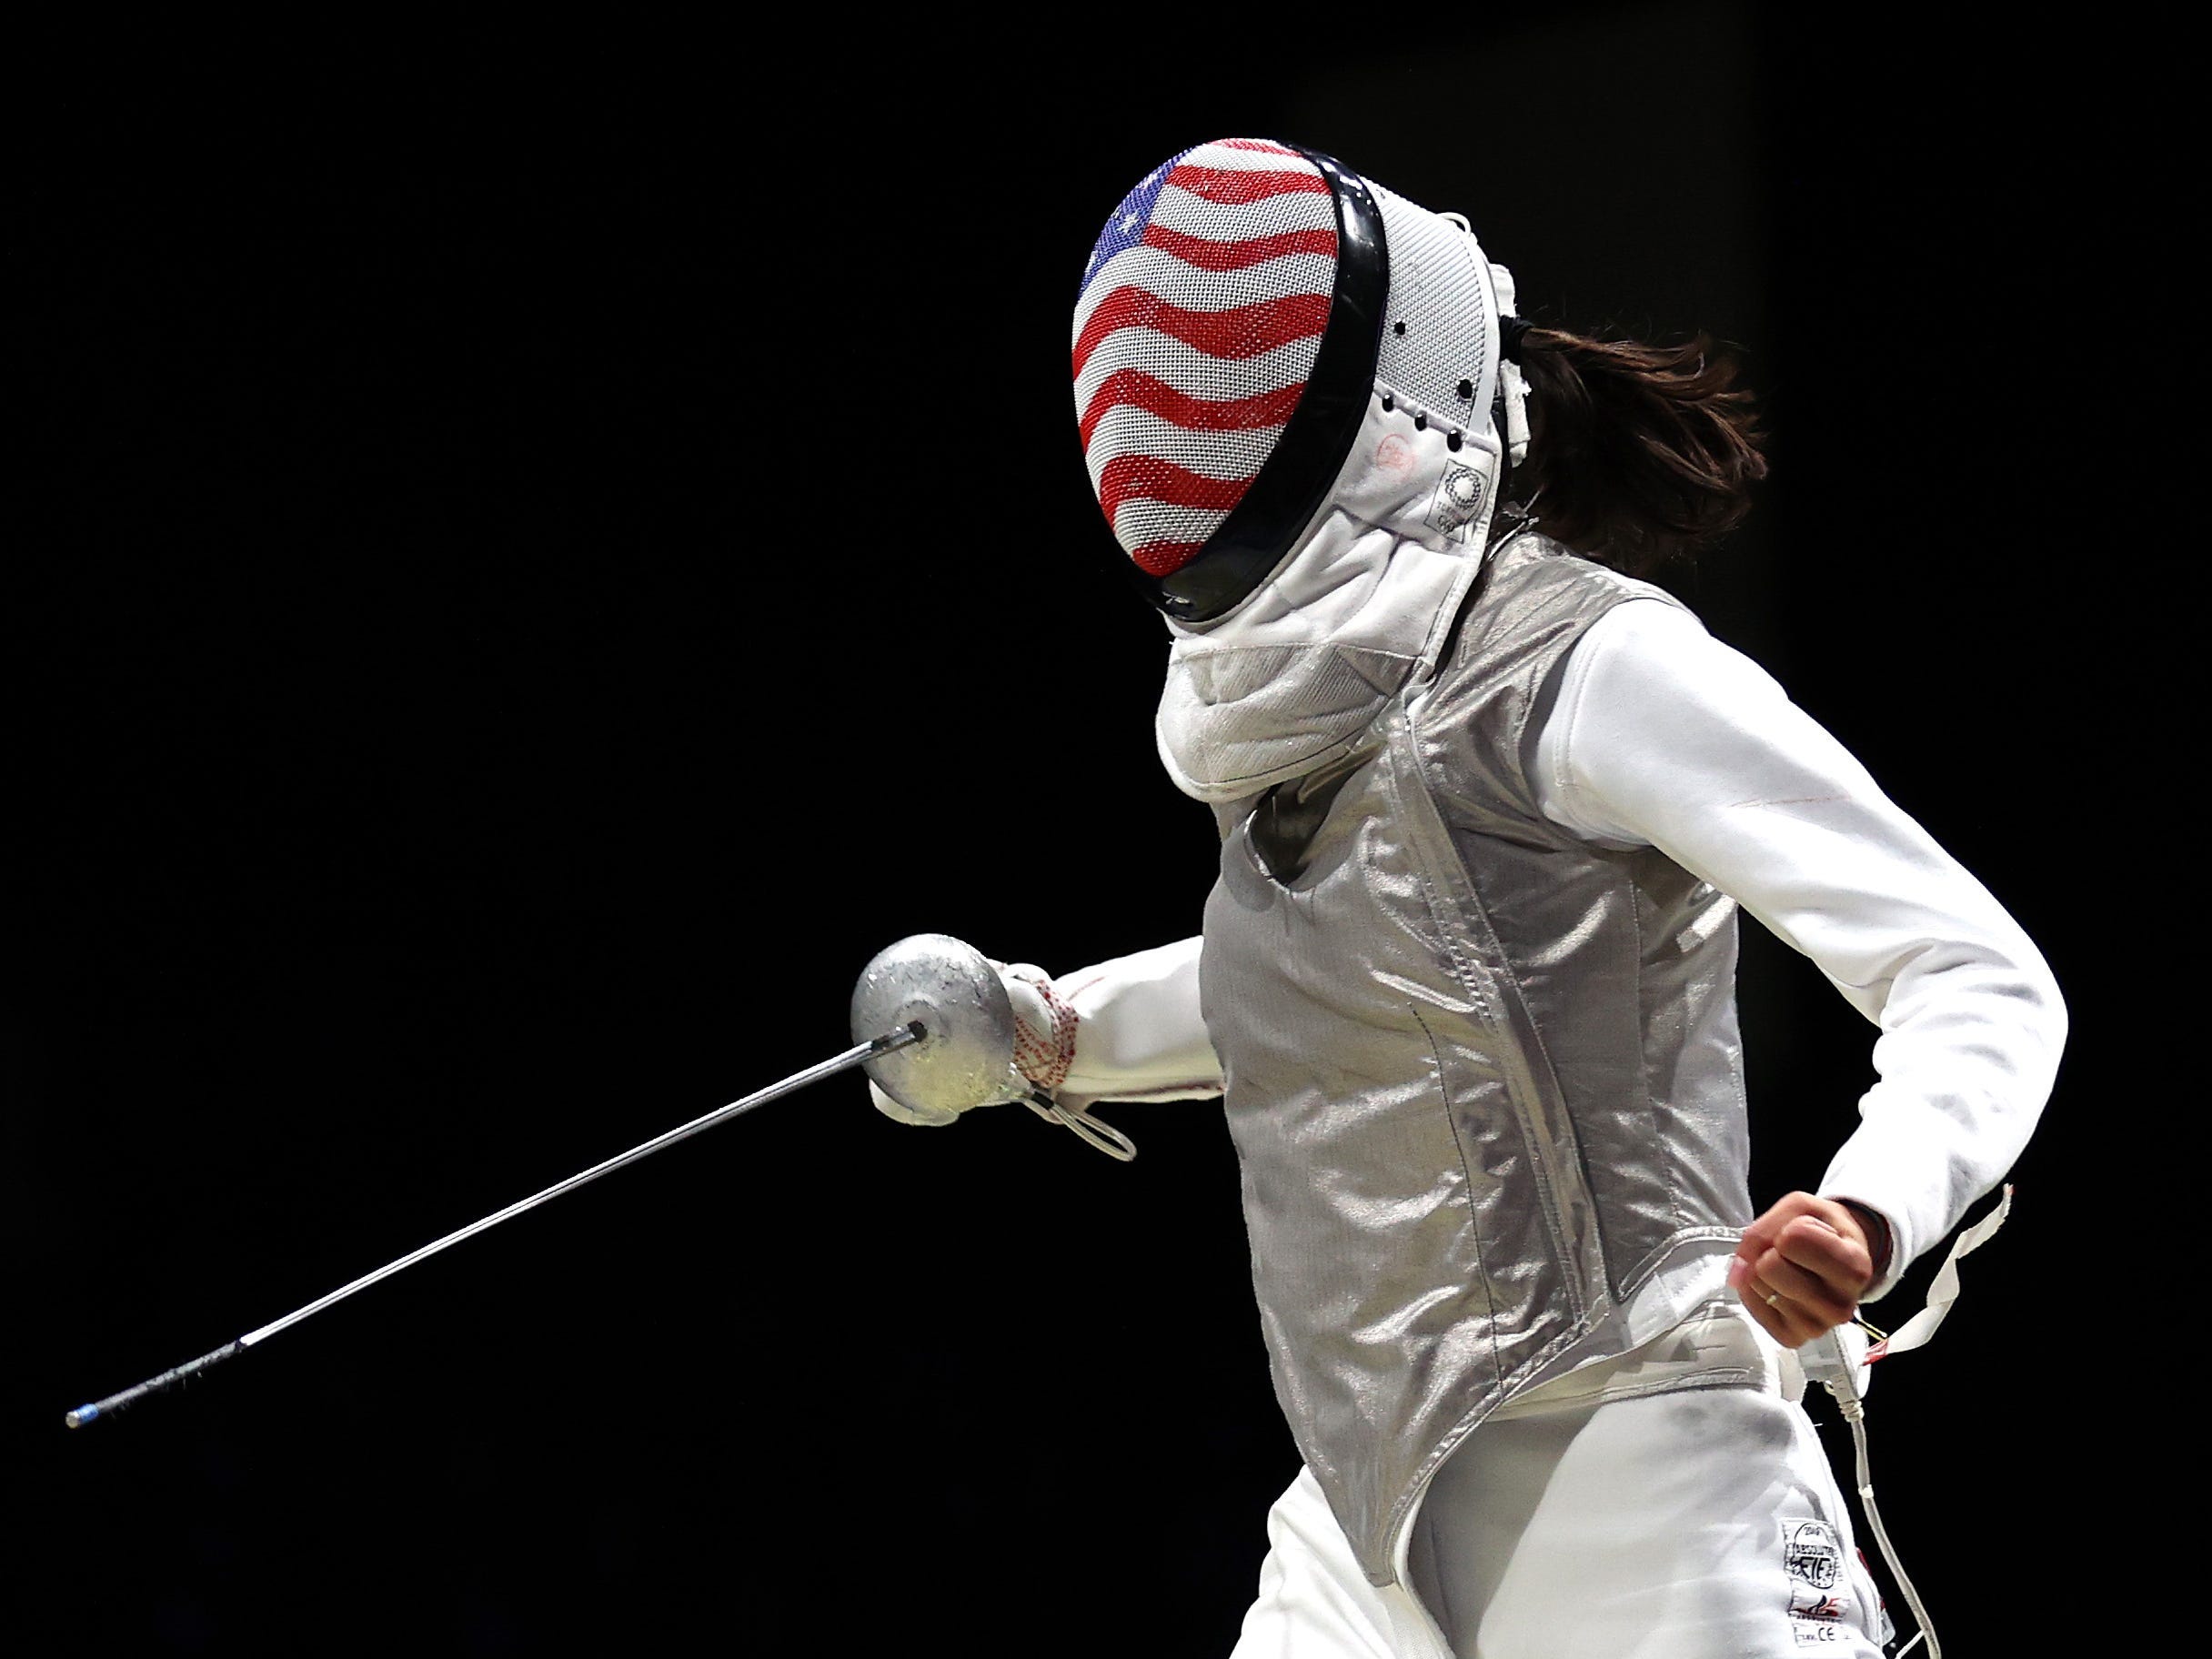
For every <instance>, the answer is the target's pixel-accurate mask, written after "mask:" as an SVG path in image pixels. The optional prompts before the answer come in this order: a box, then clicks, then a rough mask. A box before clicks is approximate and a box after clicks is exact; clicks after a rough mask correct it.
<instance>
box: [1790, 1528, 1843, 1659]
mask: <svg viewBox="0 0 2212 1659" xmlns="http://www.w3.org/2000/svg"><path fill="white" fill-rule="evenodd" d="M1782 1571H1783V1573H1784V1574H1785V1578H1786V1581H1787V1583H1788V1584H1789V1587H1790V1607H1789V1612H1790V1637H1791V1640H1793V1641H1794V1642H1795V1644H1797V1645H1798V1646H1799V1647H1845V1646H1848V1645H1849V1644H1851V1642H1852V1640H1853V1633H1852V1632H1851V1631H1850V1630H1849V1629H1848V1628H1846V1626H1845V1620H1846V1619H1848V1618H1849V1617H1850V1616H1851V1613H1852V1607H1851V1591H1850V1587H1849V1586H1848V1585H1847V1584H1845V1580H1844V1547H1843V1543H1842V1541H1841V1540H1839V1539H1838V1538H1837V1537H1836V1535H1835V1528H1834V1527H1832V1526H1830V1525H1829V1524H1828V1523H1826V1522H1825V1521H1793V1520H1785V1521H1784V1522H1783V1523H1782Z"/></svg>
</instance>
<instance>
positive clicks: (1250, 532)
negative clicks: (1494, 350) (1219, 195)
mask: <svg viewBox="0 0 2212 1659" xmlns="http://www.w3.org/2000/svg"><path fill="white" fill-rule="evenodd" d="M1289 147H1291V148H1292V149H1297V150H1298V153H1299V154H1300V155H1301V156H1304V157H1305V158H1306V159H1307V160H1308V161H1310V162H1312V164H1313V165H1314V166H1317V167H1319V168H1320V169H1321V173H1322V177H1323V178H1325V179H1327V180H1328V181H1329V189H1330V193H1331V195H1332V196H1333V197H1334V198H1335V202H1336V287H1335V290H1334V292H1333V293H1332V295H1331V297H1330V300H1329V320H1328V323H1327V324H1326V325H1325V326H1324V327H1322V337H1321V347H1320V349H1319V351H1318V352H1317V353H1316V354H1315V356H1314V358H1313V367H1312V372H1311V373H1310V374H1308V375H1307V377H1306V386H1305V390H1304V392H1303V393H1302V394H1301V395H1300V397H1299V399H1298V407H1296V408H1294V409H1292V411H1291V418H1290V420H1289V422H1288V423H1287V424H1285V426H1284V427H1283V428H1282V437H1280V438H1279V439H1277V440H1276V443H1275V447H1274V449H1273V451H1272V453H1271V454H1270V455H1269V456H1268V457H1267V459H1266V461H1265V462H1263V463H1262V466H1261V468H1260V471H1259V474H1258V476H1257V477H1255V478H1253V479H1252V487H1251V488H1249V489H1247V490H1246V491H1245V492H1244V497H1243V499H1242V500H1240V501H1239V502H1238V503H1237V504H1236V506H1235V507H1234V508H1232V509H1231V511H1230V514H1229V517H1228V518H1225V519H1223V520H1222V523H1221V525H1220V527H1219V528H1216V529H1215V530H1214V532H1213V534H1212V536H1210V537H1208V538H1206V544H1205V546H1203V547H1202V548H1199V550H1198V551H1197V552H1196V553H1194V554H1192V555H1191V558H1190V559H1189V560H1188V561H1187V562H1186V563H1185V564H1184V565H1183V567H1182V568H1181V569H1179V570H1176V571H1173V572H1171V574H1169V575H1167V576H1164V577H1151V576H1147V575H1146V574H1145V573H1144V572H1143V571H1141V570H1139V569H1138V568H1136V567H1135V566H1134V565H1131V566H1129V567H1128V568H1129V569H1130V570H1131V572H1132V573H1134V575H1135V576H1136V578H1137V582H1138V585H1139V587H1140V588H1142V589H1143V592H1144V595H1145V597H1146V598H1149V599H1151V602H1152V603H1153V604H1155V605H1157V606H1158V607H1159V608H1161V610H1163V611H1165V612H1166V613H1167V614H1168V615H1169V616H1170V617H1172V618H1174V619H1175V620H1176V621H1178V622H1204V621H1209V620H1211V619H1212V618H1215V617H1218V616H1220V615H1222V612H1224V611H1226V610H1228V609H1230V608H1232V607H1233V606H1235V605H1236V604H1237V603H1238V602H1239V601H1241V600H1242V599H1243V598H1246V597H1247V596H1248V595H1249V594H1251V592H1252V589H1253V588H1257V587H1259V585H1260V584H1261V583H1262V582H1263V581H1265V580H1266V579H1267V578H1268V577H1269V576H1271V575H1272V574H1273V572H1274V569H1275V568H1276V566H1278V565H1280V564H1281V563H1282V558H1283V555H1285V554H1286V553H1288V552H1289V551H1290V550H1291V544H1292V542H1293V541H1295V540H1296V539H1297V538H1298V535H1299V532H1301V531H1302V530H1303V529H1304V528H1306V526H1307V525H1308V524H1309V523H1311V522H1312V518H1313V515H1314V513H1315V512H1317V511H1318V510H1319V509H1320V508H1321V505H1322V500H1323V499H1324V498H1326V497H1327V496H1328V493H1329V488H1330V487H1331V486H1332V484H1334V483H1335V482H1336V475H1337V474H1338V473H1339V472H1340V471H1342V469H1343V465H1344V457H1346V456H1348V455H1350V454H1351V453H1352V440H1353V439H1354V438H1355V437H1358V436H1359V431H1360V423H1361V421H1362V420H1363V419H1365V418H1366V414H1367V399H1368V397H1369V396H1370V395H1371V394H1372V391H1373V390H1374V379H1375V359H1376V357H1377V354H1378V353H1379V352H1380V350H1381V348H1382V314H1383V310H1384V308H1385V307H1386V306H1387V305H1388V303H1389V300H1390V250H1389V248H1388V246H1386V245H1385V243H1384V241H1383V238H1382V208H1381V207H1380V206H1377V205H1376V203H1375V198H1374V196H1373V195H1372V192H1370V191H1369V189H1368V187H1367V182H1366V180H1364V179H1362V177H1361V176H1359V175H1358V174H1356V173H1354V172H1352V169H1351V168H1349V167H1347V166H1344V165H1343V164H1342V162H1340V161H1337V160H1336V159H1335V158H1334V157H1332V156H1324V155H1322V153H1321V152H1320V151H1318V150H1308V149H1301V148H1299V146H1295V145H1292V146H1289Z"/></svg>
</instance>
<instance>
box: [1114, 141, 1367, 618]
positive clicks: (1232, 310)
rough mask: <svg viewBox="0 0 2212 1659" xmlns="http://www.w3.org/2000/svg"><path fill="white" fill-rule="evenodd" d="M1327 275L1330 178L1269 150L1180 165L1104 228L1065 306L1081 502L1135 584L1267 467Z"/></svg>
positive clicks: (1149, 179) (1306, 355) (1201, 151)
mask: <svg viewBox="0 0 2212 1659" xmlns="http://www.w3.org/2000/svg"><path fill="white" fill-rule="evenodd" d="M1336 262H1337V234H1336V209H1335V204H1334V199H1333V197H1332V194H1331V192H1330V188H1329V183H1328V180H1327V179H1326V178H1324V177H1323V176H1322V173H1321V170H1320V169H1319V168H1317V167H1316V166H1313V164H1312V162H1310V161H1308V160H1306V159H1305V158H1304V157H1303V156H1300V155H1298V154H1297V153H1296V152H1295V151H1293V150H1289V149H1286V148H1284V147H1283V146H1280V145H1276V144H1271V143H1268V142H1266V141H1264V140H1259V139H1236V138H1232V139H1222V140H1218V141H1216V142H1214V143H1212V144H1203V145H1200V146H1196V147H1195V148H1192V149H1189V150H1185V151H1184V152H1182V153H1181V155H1179V156H1175V157H1174V158H1173V159H1172V160H1171V161H1169V162H1167V163H1166V164H1165V165H1163V166H1160V167H1158V168H1155V169H1154V170H1153V171H1152V172H1151V174H1149V175H1148V176H1146V177H1145V178H1144V180H1143V181H1142V182H1141V184H1139V185H1138V186H1137V187H1136V188H1135V189H1134V190H1132V191H1131V192H1130V193H1129V195H1128V196H1125V197H1124V198H1123V199H1122V201H1121V206H1119V207H1117V208H1116V209H1115V210H1114V214H1113V216H1112V217H1111V219H1109V220H1108V221H1107V223H1106V227H1105V230H1104V231H1103V233H1101V236H1100V237H1099V240H1098V245H1097V246H1096V247H1095V248H1094V249H1093V250H1092V252H1091V261H1090V264H1089V265H1088V266H1087V267H1086V268H1085V271H1084V276H1083V286H1082V291H1081V297H1079V298H1078V300H1077V302H1076V307H1075V318H1074V324H1073V329H1072V335H1071V351H1072V360H1073V367H1074V375H1075V408H1076V416H1077V420H1078V423H1079V430H1080V432H1081V437H1082V443H1083V458H1084V462H1085V465H1086V466H1087V467H1088V468H1089V469H1090V473H1091V488H1093V489H1094V490H1095V491H1097V493H1098V498H1099V504H1100V506H1101V508H1104V510H1105V513H1106V518H1107V522H1108V523H1109V524H1111V526H1112V528H1113V533H1114V536H1115V538H1116V539H1118V540H1119V541H1120V542H1121V546H1122V548H1124V549H1125V550H1126V551H1127V552H1128V553H1129V555H1130V557H1131V558H1132V559H1134V560H1135V561H1136V562H1137V564H1138V566H1139V567H1140V568H1142V569H1143V570H1144V571H1146V572H1147V573H1148V574H1150V575H1152V576H1165V575H1168V574H1169V573H1171V572H1172V571H1174V570H1177V569H1180V568H1181V567H1182V566H1183V565H1184V564H1185V563H1187V562H1188V561H1189V560H1190V558H1191V557H1192V556H1193V555H1194V554H1196V553H1197V551H1198V550H1199V548H1201V547H1202V546H1203V545H1204V543H1205V541H1206V539H1207V538H1208V537H1210V536H1211V535H1212V533H1213V532H1214V530H1215V529H1216V528H1219V526H1220V525H1221V523H1222V520H1223V519H1224V518H1228V516H1229V514H1230V511H1231V509H1232V508H1234V507H1235V506H1236V504H1237V503H1238V502H1239V501H1240V500H1242V498H1243V496H1244V492H1245V490H1246V489H1247V488H1250V486H1251V483H1252V478H1254V476H1255V475H1257V473H1258V472H1259V470H1260V468H1261V465H1262V463H1263V462H1264V461H1265V460H1266V459H1267V457H1268V456H1269V455H1270V454H1272V452H1273V450H1274V447H1275V445H1276V442H1277V441H1278V440H1279V439H1280V438H1281V437H1282V428H1283V426H1284V424H1285V423H1286V422H1287V421H1288V420H1289V419H1290V417H1291V412H1292V410H1293V409H1294V408H1295V407H1297V403H1298V398H1299V396H1300V394H1301V393H1302V391H1303V390H1304V387H1305V382H1306V378H1307V377H1308V375H1309V374H1310V373H1311V371H1312V367H1313V359H1314V357H1315V355H1316V354H1317V352H1318V351H1319V350H1320V347H1321V337H1322V330H1323V328H1324V327H1326V325H1327V322H1328V317H1329V305H1330V297H1331V295H1332V293H1333V291H1334V288H1335V285H1336Z"/></svg>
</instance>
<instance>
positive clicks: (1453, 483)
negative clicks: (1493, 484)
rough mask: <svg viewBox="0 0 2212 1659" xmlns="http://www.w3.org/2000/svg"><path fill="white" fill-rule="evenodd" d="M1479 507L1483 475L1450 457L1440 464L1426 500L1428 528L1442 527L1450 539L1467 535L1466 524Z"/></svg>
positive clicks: (1480, 508) (1481, 496)
mask: <svg viewBox="0 0 2212 1659" xmlns="http://www.w3.org/2000/svg"><path fill="white" fill-rule="evenodd" d="M1482 507H1483V475H1482V474H1481V473H1479V472H1477V471H1475V469H1474V468H1472V467H1462V466H1461V465H1460V464H1459V463H1458V462H1456V461H1453V462H1452V463H1451V464H1450V465H1448V466H1446V467H1445V468H1444V476H1443V479H1442V480H1441V481H1440V482H1439V483H1438V484H1437V486H1436V494H1435V496H1434V497H1433V498H1432V499H1431V500H1430V502H1429V528H1431V529H1435V530H1442V531H1443V533H1444V534H1445V535H1446V536H1448V537H1450V538H1452V539H1453V541H1464V540H1466V539H1467V526H1468V524H1469V523H1470V522H1472V521H1473V518H1474V517H1475V515H1476V514H1477V513H1479V512H1480V511H1481V510H1482Z"/></svg>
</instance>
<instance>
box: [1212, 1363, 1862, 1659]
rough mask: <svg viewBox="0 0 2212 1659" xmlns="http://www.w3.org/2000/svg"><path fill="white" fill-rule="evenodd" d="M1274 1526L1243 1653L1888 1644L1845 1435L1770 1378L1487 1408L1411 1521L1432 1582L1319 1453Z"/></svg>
mask: <svg viewBox="0 0 2212 1659" xmlns="http://www.w3.org/2000/svg"><path fill="white" fill-rule="evenodd" d="M1268 1542H1269V1545H1270V1548H1269V1552H1268V1555H1267V1558H1266V1560H1265V1561H1264V1562H1263V1563H1262V1565H1261V1570H1260V1592H1259V1596H1258V1599H1257V1600H1256V1601H1255V1602H1254V1603H1253V1604H1252V1608H1251V1610H1250V1611H1249V1612H1248V1613H1247V1614H1246V1615H1245V1619H1244V1626H1243V1634H1242V1638H1241V1639H1240V1640H1239V1642H1238V1644H1237V1646H1236V1649H1235V1652H1234V1655H1233V1659H1782V1656H1783V1655H1793V1656H1794V1655H1799V1654H1806V1653H1819V1654H1836V1655H1848V1656H1849V1659H1881V1653H1882V1649H1881V1646H1880V1644H1879V1642H1878V1641H1877V1640H1876V1637H1875V1632H1876V1631H1877V1630H1878V1629H1879V1628H1880V1627H1881V1623H1882V1619H1881V1614H1880V1611H1879V1603H1878V1600H1877V1597H1876V1592H1875V1586H1874V1584H1873V1581H1872V1579H1871V1578H1870V1577H1869V1576H1868V1574H1867V1573H1866V1569H1865V1563H1864V1562H1863V1561H1862V1560H1861V1559H1860V1557H1859V1554H1858V1552H1857V1549H1856V1547H1855V1544H1854V1543H1853V1539H1852V1533H1851V1526H1850V1517H1849V1516H1848V1514H1847V1513H1845V1507H1844V1502H1843V1498H1842V1495H1841V1493H1839V1492H1838V1490H1837V1488H1836V1484H1835V1478H1834V1476H1833V1475H1832V1474H1831V1473H1830V1471H1829V1467H1828V1462H1827V1457H1826V1454H1825V1452H1824V1450H1823V1449H1822V1447H1821V1444H1820V1442H1819V1440H1818V1438H1817V1437H1816V1436H1815V1433H1814V1430H1813V1425H1812V1423H1811V1421H1810V1420H1809V1419H1808V1418H1807V1417H1806V1415H1805V1410H1804V1408H1803V1407H1802V1406H1801V1405H1799V1404H1798V1403H1795V1402H1794V1401H1791V1400H1788V1399H1785V1398H1784V1397H1783V1395H1782V1394H1781V1393H1780V1392H1779V1390H1778V1389H1777V1388H1776V1387H1775V1385H1774V1384H1773V1382H1772V1381H1771V1380H1769V1381H1768V1382H1767V1383H1766V1385H1765V1386H1759V1385H1756V1384H1753V1385H1744V1386H1734V1387H1697V1388H1687V1389H1681V1390H1678V1391H1676V1392H1670V1393H1654V1394H1648V1395H1644V1396H1641V1397H1632V1398H1624V1399H1622V1398H1610V1399H1604V1400H1600V1401H1598V1402H1596V1403H1579V1404H1569V1405H1564V1406H1562V1407H1558V1408H1554V1409H1546V1410H1543V1411H1539V1412H1532V1413H1525V1414H1522V1415H1515V1416H1512V1417H1510V1418H1508V1419H1507V1420H1505V1421H1492V1422H1488V1423H1483V1425H1482V1426H1481V1427H1480V1428H1479V1429H1477V1430H1476V1431H1475V1432H1474V1433H1473V1434H1471V1435H1470V1436H1469V1437H1468V1439H1467V1441H1466V1442H1465V1443H1463V1445H1462V1446H1461V1447H1460V1448H1459V1450H1458V1451H1457V1452H1455V1453H1453V1456H1452V1457H1451V1458H1450V1459H1449V1460H1448V1461H1447V1462H1446V1463H1445V1464H1444V1466H1443V1469H1441V1470H1440V1471H1439V1472H1438V1473H1437V1474H1436V1477H1435V1479H1434V1480H1433V1482H1432V1483H1431V1484H1430V1487H1429V1491H1428V1494H1427V1496H1426V1497H1425V1498H1424V1500H1423V1504H1422V1508H1421V1512H1420V1513H1419V1514H1418V1515H1417V1516H1416V1517H1415V1519H1414V1522H1413V1526H1412V1528H1411V1529H1410V1532H1409V1534H1408V1540H1407V1546H1406V1577H1407V1578H1408V1579H1410V1581H1411V1582H1412V1584H1413V1586H1414V1587H1415V1589H1417V1590H1418V1592H1419V1596H1420V1599H1419V1600H1418V1601H1416V1600H1415V1598H1414V1596H1413V1594H1409V1592H1408V1590H1407V1589H1406V1587H1405V1586H1404V1585H1403V1584H1396V1585H1392V1586H1390V1587H1389V1588H1387V1589H1377V1588H1376V1587H1375V1586H1373V1585H1372V1584H1369V1583H1368V1582H1367V1580H1366V1577H1365V1575H1364V1574H1362V1573H1361V1571H1360V1569H1359V1567H1358V1565H1357V1564H1356V1563H1354V1562H1353V1560H1352V1553H1351V1549H1350V1547H1349V1546H1348V1545H1347V1544H1346V1543H1345V1541H1344V1536H1343V1533H1342V1531H1341V1530H1340V1529H1339V1528H1338V1526H1337V1524H1336V1522H1335V1519H1334V1517H1333V1516H1332V1514H1331V1513H1330V1511H1329V1507H1328V1503H1327V1502H1326V1500H1324V1499H1323V1497H1322V1492H1321V1487H1320V1484H1319V1483H1317V1482H1316V1481H1315V1480H1314V1479H1313V1476H1312V1473H1310V1472H1305V1471H1302V1472H1301V1473H1300V1474H1299V1476H1298V1479H1297V1480H1296V1481H1294V1482H1293V1483H1292V1485H1291V1488H1290V1490H1289V1491H1288V1492H1286V1493H1283V1495H1282V1499H1281V1500H1280V1501H1279V1502H1278V1503H1276V1504H1275V1506H1274V1508H1273V1509H1272V1510H1271V1511H1270V1512H1269V1515H1268ZM1432 1615H1433V1616H1432Z"/></svg>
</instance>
